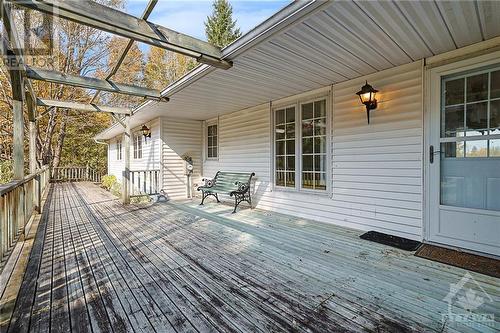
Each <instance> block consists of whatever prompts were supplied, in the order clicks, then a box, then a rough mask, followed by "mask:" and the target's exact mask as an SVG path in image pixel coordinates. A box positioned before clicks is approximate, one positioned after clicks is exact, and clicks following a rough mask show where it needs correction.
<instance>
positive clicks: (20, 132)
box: [0, 0, 232, 203]
mask: <svg viewBox="0 0 500 333" xmlns="http://www.w3.org/2000/svg"><path fill="white" fill-rule="evenodd" d="M157 2H158V0H150V1H149V3H148V5H147V7H146V8H145V10H144V12H143V14H142V16H141V17H135V16H132V15H129V14H127V13H124V12H121V11H119V10H116V9H113V8H110V7H107V6H104V5H101V4H98V3H96V2H93V1H90V0H0V12H1V14H2V18H3V19H2V21H3V25H4V29H5V33H4V34H2V52H3V53H4V54H3V56H4V57H5V56H6V57H7V59H9V62H10V63H11V64H15V65H16V66H9V75H10V81H11V84H12V99H13V102H12V105H13V110H12V111H13V137H14V140H13V167H14V179H15V180H22V179H23V178H24V119H23V106H24V105H26V107H27V110H28V120H29V170H30V173H34V172H36V169H37V163H36V137H37V132H36V131H37V126H36V122H37V121H38V120H39V119H40V118H41V117H43V116H44V115H45V114H47V113H48V112H50V111H51V110H59V109H70V110H76V111H83V112H106V113H109V114H111V115H112V117H113V118H114V119H115V120H116V121H117V122H118V123H119V124H121V125H122V126H123V127H124V128H125V137H124V139H125V140H124V152H125V158H124V162H125V167H124V172H123V177H122V179H123V180H122V199H123V202H124V203H129V202H130V141H131V136H132V133H131V126H130V116H131V115H132V114H133V112H134V110H131V109H127V108H117V107H110V106H105V105H96V104H95V103H94V102H95V100H96V98H97V97H98V95H99V93H100V92H102V91H105V92H112V93H119V94H125V95H131V96H140V97H144V98H146V99H150V100H156V101H161V102H167V101H168V98H167V97H164V96H162V94H161V91H159V90H155V89H148V88H144V87H139V86H134V85H129V84H123V83H118V82H114V81H112V77H113V76H114V75H115V74H116V72H117V71H118V69H119V67H120V66H121V64H122V62H123V60H124V59H125V56H126V55H127V53H128V51H129V50H130V48H131V46H132V45H133V43H134V42H136V41H138V42H143V43H146V44H148V45H151V46H156V47H160V48H163V49H166V50H169V51H172V52H177V53H180V54H183V55H186V56H189V57H193V58H195V59H196V60H197V61H198V62H200V63H204V64H208V65H211V66H214V67H217V68H222V69H228V68H230V67H231V66H232V63H231V61H229V60H227V59H223V57H222V54H221V50H220V49H219V48H217V47H215V46H213V45H211V44H209V43H207V42H205V41H202V40H199V39H196V38H193V37H191V36H188V35H185V34H182V33H179V32H176V31H174V30H171V29H168V28H166V27H162V26H160V25H157V24H154V23H152V22H150V21H148V17H149V15H150V14H151V12H152V10H153V8H154V7H155V5H156V3H157ZM14 5H17V6H21V7H24V8H27V9H33V10H37V11H40V12H42V13H45V14H48V15H53V16H57V17H60V18H63V19H67V20H71V21H73V22H76V23H79V24H82V25H86V26H89V27H93V28H96V29H99V30H102V31H106V32H108V33H112V34H115V35H118V36H121V37H125V38H128V39H129V42H128V44H127V45H126V47H125V49H124V50H123V52H122V53H121V56H120V57H119V59H118V61H117V63H116V64H115V66H114V68H113V69H112V70H111V71H110V72H109V73H108V75H107V76H106V78H105V79H97V78H93V77H86V76H78V75H69V74H65V73H61V72H58V71H54V70H47V69H41V68H34V67H29V66H27V65H26V63H25V62H24V52H23V50H22V48H21V44H20V43H19V37H18V35H17V32H16V30H15V27H14V20H13V15H12V7H13V6H14ZM31 80H40V81H44V82H51V83H57V84H63V85H68V86H74V87H80V88H85V89H93V90H96V93H95V95H94V96H93V98H92V100H91V101H90V102H89V103H87V104H85V103H76V102H71V101H59V100H47V99H40V98H37V96H36V94H35V92H34V90H33V87H32V84H31ZM37 106H40V107H45V108H47V110H46V111H45V112H42V113H41V114H37Z"/></svg>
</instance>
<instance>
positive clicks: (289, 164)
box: [286, 155, 295, 171]
mask: <svg viewBox="0 0 500 333" xmlns="http://www.w3.org/2000/svg"><path fill="white" fill-rule="evenodd" d="M286 169H287V170H288V171H295V155H293V156H287V157H286Z"/></svg>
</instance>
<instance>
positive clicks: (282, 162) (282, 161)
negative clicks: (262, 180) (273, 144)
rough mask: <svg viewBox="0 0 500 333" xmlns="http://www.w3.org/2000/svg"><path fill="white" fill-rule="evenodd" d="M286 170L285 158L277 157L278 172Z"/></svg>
mask: <svg viewBox="0 0 500 333" xmlns="http://www.w3.org/2000/svg"><path fill="white" fill-rule="evenodd" d="M284 169H285V157H284V156H277V157H276V170H284Z"/></svg>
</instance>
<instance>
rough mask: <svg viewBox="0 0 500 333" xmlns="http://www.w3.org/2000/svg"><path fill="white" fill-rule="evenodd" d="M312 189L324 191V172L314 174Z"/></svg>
mask: <svg viewBox="0 0 500 333" xmlns="http://www.w3.org/2000/svg"><path fill="white" fill-rule="evenodd" d="M314 180H315V181H314V188H315V189H316V190H326V174H325V173H324V172H321V173H316V174H314Z"/></svg>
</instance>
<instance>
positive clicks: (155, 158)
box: [108, 118, 160, 181]
mask: <svg viewBox="0 0 500 333" xmlns="http://www.w3.org/2000/svg"><path fill="white" fill-rule="evenodd" d="M147 124H148V127H149V128H151V138H148V139H147V140H146V141H144V138H143V141H142V158H141V159H134V158H133V157H134V149H133V141H131V142H130V170H132V171H136V170H159V169H160V118H156V119H154V120H152V121H150V122H148V123H147ZM141 126H142V125H141ZM139 130H140V127H138V128H134V129H133V130H132V133H137V131H139ZM137 134H138V135H140V133H137ZM132 137H134V136H132ZM119 140H121V142H122V159H121V160H118V159H117V156H118V155H117V151H116V149H117V141H119ZM124 143H125V139H124V138H123V136H122V135H120V136H119V137H115V138H113V139H111V140H110V141H109V151H108V174H109V175H115V176H116V178H117V179H118V180H119V181H121V178H122V174H123V170H124V166H125V159H124V157H125V145H124Z"/></svg>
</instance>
